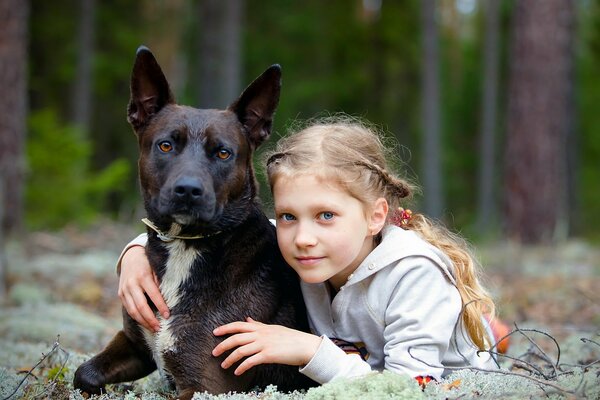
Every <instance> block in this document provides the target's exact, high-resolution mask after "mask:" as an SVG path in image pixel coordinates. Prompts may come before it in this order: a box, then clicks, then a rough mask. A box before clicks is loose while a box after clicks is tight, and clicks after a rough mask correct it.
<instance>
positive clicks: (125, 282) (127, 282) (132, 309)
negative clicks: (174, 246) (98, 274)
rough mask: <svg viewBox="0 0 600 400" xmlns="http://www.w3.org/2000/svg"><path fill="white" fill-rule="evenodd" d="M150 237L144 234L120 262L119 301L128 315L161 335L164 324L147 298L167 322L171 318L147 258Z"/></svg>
mask: <svg viewBox="0 0 600 400" xmlns="http://www.w3.org/2000/svg"><path fill="white" fill-rule="evenodd" d="M146 241H147V237H146V234H142V235H140V236H138V237H137V238H135V239H134V240H132V241H131V242H130V243H128V244H127V246H125V249H123V252H122V253H121V256H120V257H119V261H118V262H117V272H118V273H119V297H120V298H121V303H123V307H125V310H126V311H127V313H128V314H129V315H130V316H131V318H133V319H134V320H136V321H137V322H138V323H140V324H141V325H143V326H144V327H146V328H147V329H150V330H153V331H155V332H157V331H158V330H159V329H160V324H159V322H158V320H157V319H156V316H155V315H154V312H153V311H152V309H151V308H150V306H149V305H148V302H147V300H146V296H145V295H146V294H147V295H148V297H149V298H150V300H151V301H152V302H153V303H154V305H155V306H156V308H157V309H158V311H159V312H160V313H161V315H162V316H163V317H164V318H168V317H169V308H168V307H167V304H166V303H165V301H164V299H163V297H162V295H161V293H160V289H159V288H158V282H157V280H156V276H155V275H154V273H153V272H152V268H151V267H150V264H149V263H148V258H147V257H146V249H145V247H144V246H145V245H146Z"/></svg>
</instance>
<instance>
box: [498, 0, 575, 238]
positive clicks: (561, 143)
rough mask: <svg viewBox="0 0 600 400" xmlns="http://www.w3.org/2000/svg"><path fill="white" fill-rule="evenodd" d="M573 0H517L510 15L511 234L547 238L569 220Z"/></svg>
mask: <svg viewBox="0 0 600 400" xmlns="http://www.w3.org/2000/svg"><path fill="white" fill-rule="evenodd" d="M574 9H575V6H574V2H573V0H544V1H529V0H518V1H516V3H515V8H514V15H513V23H514V25H513V32H512V34H513V36H512V39H511V49H510V51H511V57H510V78H509V100H508V110H507V113H508V115H507V136H506V153H505V163H506V165H505V191H504V193H505V198H504V206H505V210H506V212H505V217H506V218H505V221H506V230H507V235H508V237H509V238H511V239H513V240H516V241H519V242H522V243H548V242H551V241H553V240H554V239H556V233H557V232H558V230H559V228H560V226H561V225H564V224H565V223H566V222H567V221H566V218H567V213H566V212H565V208H566V204H567V198H568V195H567V190H568V183H567V176H568V173H567V162H566V160H567V154H566V150H565V149H566V134H567V130H568V124H569V121H570V116H569V112H571V109H570V107H569V104H568V100H569V98H570V93H571V88H570V85H572V80H571V70H572V62H573V60H572V53H571V49H570V45H571V43H572V36H573V31H574V29H573V27H574V20H575V10H574Z"/></svg>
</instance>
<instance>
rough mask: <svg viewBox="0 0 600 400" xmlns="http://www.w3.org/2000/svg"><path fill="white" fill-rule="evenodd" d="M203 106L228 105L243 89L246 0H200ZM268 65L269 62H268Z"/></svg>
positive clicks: (200, 85)
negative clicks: (242, 35)
mask: <svg viewBox="0 0 600 400" xmlns="http://www.w3.org/2000/svg"><path fill="white" fill-rule="evenodd" d="M198 13H199V17H200V18H199V22H198V24H199V26H200V33H199V34H200V38H199V41H198V42H199V52H198V54H199V55H200V59H199V65H200V79H199V80H198V96H199V98H198V102H199V106H200V107H210V108H215V107H225V106H227V105H229V103H231V102H232V101H233V100H235V99H236V98H237V97H238V96H239V94H240V92H241V85H240V79H241V73H240V70H241V29H242V16H243V13H244V1H243V0H203V1H200V2H199V10H198ZM265 67H266V65H265Z"/></svg>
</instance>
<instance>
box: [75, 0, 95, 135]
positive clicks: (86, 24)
mask: <svg viewBox="0 0 600 400" xmlns="http://www.w3.org/2000/svg"><path fill="white" fill-rule="evenodd" d="M79 5H80V19H79V28H78V35H77V72H76V75H75V85H74V87H73V97H72V101H73V104H72V120H73V122H74V123H75V124H76V125H78V126H79V127H80V128H82V129H83V130H84V132H86V133H87V132H89V130H90V122H91V117H92V84H93V80H92V68H93V63H92V60H93V57H94V19H95V8H96V1H95V0H80V1H79Z"/></svg>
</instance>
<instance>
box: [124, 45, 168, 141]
mask: <svg viewBox="0 0 600 400" xmlns="http://www.w3.org/2000/svg"><path fill="white" fill-rule="evenodd" d="M130 89H131V98H130V99H129V106H128V107H127V121H129V123H130V124H131V125H132V126H133V128H134V129H135V130H136V131H137V129H139V128H140V127H142V126H144V125H146V124H147V123H148V121H150V118H152V116H153V115H154V114H156V113H157V112H159V111H160V110H161V109H162V108H163V107H164V106H165V105H167V104H169V103H175V99H174V97H173V93H171V89H170V88H169V83H168V82H167V78H165V74H163V72H162V70H161V69H160V66H159V65H158V62H156V59H155V58H154V55H153V54H152V52H151V51H150V49H148V48H147V47H145V46H140V47H139V48H138V49H137V52H136V56H135V64H134V65H133V71H132V72H131V86H130Z"/></svg>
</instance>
